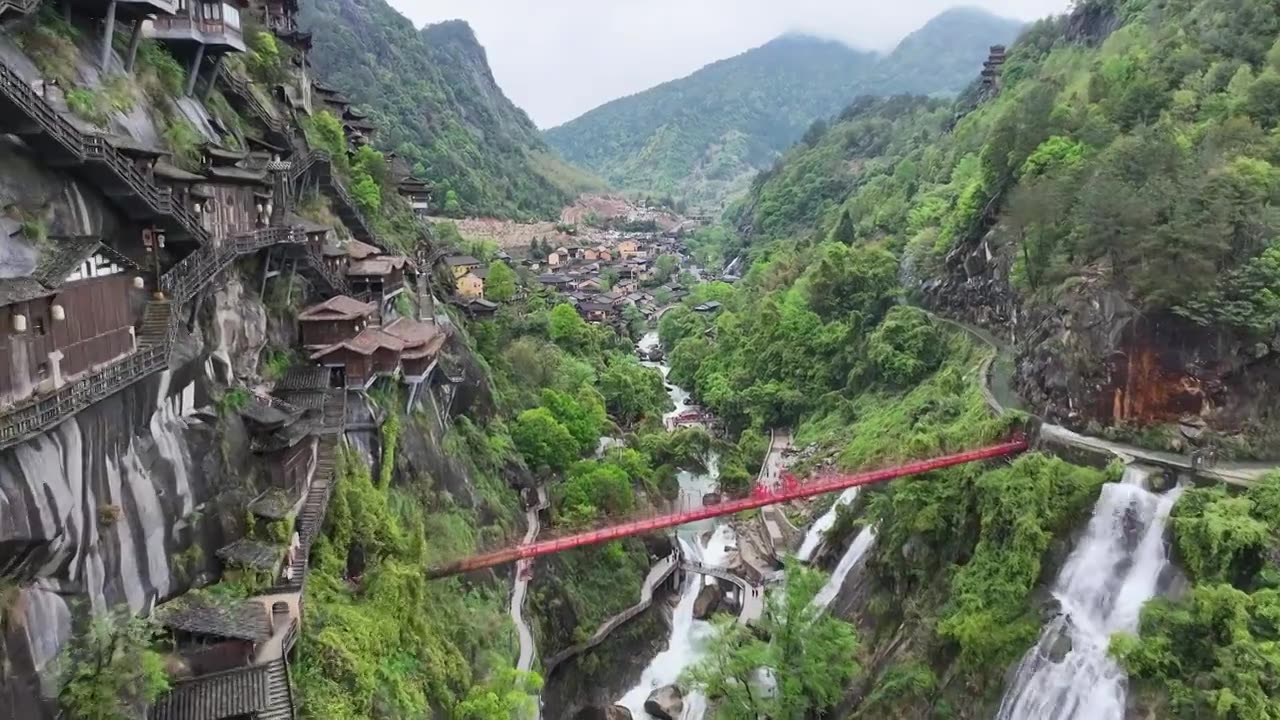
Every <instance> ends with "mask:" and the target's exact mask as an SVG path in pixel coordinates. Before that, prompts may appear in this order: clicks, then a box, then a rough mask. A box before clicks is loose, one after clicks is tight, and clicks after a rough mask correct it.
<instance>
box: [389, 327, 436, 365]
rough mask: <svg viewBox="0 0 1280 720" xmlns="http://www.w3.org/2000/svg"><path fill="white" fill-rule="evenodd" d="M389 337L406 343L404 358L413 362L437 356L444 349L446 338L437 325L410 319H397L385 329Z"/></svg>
mask: <svg viewBox="0 0 1280 720" xmlns="http://www.w3.org/2000/svg"><path fill="white" fill-rule="evenodd" d="M383 330H384V331H386V333H387V334H389V335H394V336H395V337H397V338H399V339H400V340H402V341H404V357H406V358H409V359H411V360H414V359H417V358H422V357H427V356H429V355H435V354H436V353H438V352H440V348H442V347H444V341H445V336H444V333H442V332H440V329H439V328H438V327H436V326H435V325H431V324H428V323H424V322H418V321H417V320H410V319H408V318H397V319H396V320H395V322H392V323H391V324H390V325H387V326H386V327H384V328H383Z"/></svg>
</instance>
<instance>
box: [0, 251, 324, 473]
mask: <svg viewBox="0 0 1280 720" xmlns="http://www.w3.org/2000/svg"><path fill="white" fill-rule="evenodd" d="M306 243H307V236H306V233H304V232H303V231H302V229H301V228H296V227H294V228H290V227H269V228H263V229H261V230H257V231H255V232H252V233H247V234H245V235H241V236H238V237H236V238H234V239H231V240H229V241H227V242H225V243H223V244H222V245H217V246H214V245H204V246H202V247H201V248H200V249H198V250H197V251H195V252H193V253H191V254H190V255H188V256H187V257H186V258H184V259H183V260H182V261H181V262H179V263H178V264H177V265H174V266H173V268H171V269H170V270H169V272H167V273H165V274H164V275H163V276H162V277H161V279H160V287H161V289H162V290H164V292H165V294H166V295H167V296H168V297H169V300H170V303H171V312H170V314H169V326H168V330H167V332H166V335H165V338H164V341H163V342H158V343H154V344H146V345H139V349H138V350H137V351H135V352H133V353H132V354H130V355H127V356H125V357H124V358H121V359H120V360H118V361H116V362H114V363H111V364H110V365H108V366H107V367H106V368H105V369H103V370H101V371H99V372H97V373H94V374H93V375H92V376H89V377H86V378H84V379H82V380H78V381H76V382H73V383H70V384H68V385H65V386H63V387H61V388H59V389H58V390H56V391H55V392H53V393H52V394H49V395H44V396H41V397H38V398H32V399H31V400H29V401H27V402H25V403H23V404H20V405H17V406H14V407H12V408H7V409H0V448H5V447H9V446H11V445H14V444H16V443H18V442H21V441H23V440H26V439H28V438H30V437H33V436H35V435H36V434H38V433H41V432H44V431H45V430H48V429H49V428H50V427H52V426H53V425H55V424H57V423H59V422H61V421H62V420H65V419H66V418H68V417H71V416H72V415H74V414H76V413H78V412H81V411H83V410H84V409H85V408H87V407H89V406H90V405H93V404H94V403H96V402H99V401H101V400H104V399H106V398H107V397H110V396H111V395H113V394H115V393H117V392H119V391H120V390H123V389H124V388H126V387H128V386H129V385H132V384H133V383H135V382H137V381H138V380H141V379H142V378H144V377H147V376H148V375H151V374H152V373H155V372H159V371H160V370H163V369H164V368H165V367H167V366H168V364H169V350H170V348H171V346H172V345H173V343H174V342H175V341H176V340H177V338H178V335H179V334H180V332H181V326H182V306H183V305H184V304H185V303H187V302H189V301H190V300H191V299H192V298H194V297H195V296H196V294H197V293H198V292H200V290H201V289H202V288H203V287H204V286H205V285H207V284H208V283H209V282H210V281H211V280H212V279H213V278H214V277H216V276H217V275H218V274H219V273H221V272H222V271H223V270H225V269H226V268H227V266H229V265H230V264H231V262H232V261H233V260H235V259H236V258H237V257H239V256H241V255H247V254H250V253H254V252H257V251H259V250H262V249H264V248H268V247H272V246H274V245H282V244H306ZM307 258H308V260H307V262H308V263H310V264H313V266H314V267H315V269H316V270H317V271H318V272H319V273H320V274H321V275H323V276H325V277H326V279H327V280H329V281H332V282H335V283H337V284H335V285H334V289H335V290H338V291H341V290H342V289H343V288H345V286H346V282H345V280H343V279H342V278H340V277H337V276H336V274H335V273H334V271H333V270H332V269H330V268H329V267H328V266H326V265H325V264H324V262H323V261H322V259H321V258H320V257H319V251H318V250H316V249H315V248H314V247H312V246H308V252H307Z"/></svg>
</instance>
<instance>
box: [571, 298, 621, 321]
mask: <svg viewBox="0 0 1280 720" xmlns="http://www.w3.org/2000/svg"><path fill="white" fill-rule="evenodd" d="M578 312H579V313H580V314H581V315H582V317H583V318H584V319H586V320H587V322H605V321H606V320H608V319H609V315H610V314H611V313H612V312H613V306H612V305H610V304H609V303H602V302H594V301H588V302H583V303H578Z"/></svg>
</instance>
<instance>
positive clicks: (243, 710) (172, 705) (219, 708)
mask: <svg viewBox="0 0 1280 720" xmlns="http://www.w3.org/2000/svg"><path fill="white" fill-rule="evenodd" d="M270 667H271V666H270V665H254V666H252V667H244V668H236V669H235V670H228V671H226V672H220V673H215V674H213V675H205V676H203V677H198V678H196V679H194V680H188V681H186V682H181V683H178V684H176V685H174V686H173V689H172V690H170V691H169V693H168V694H166V695H164V696H163V697H161V698H160V699H159V700H158V701H156V704H155V705H154V706H152V708H151V710H150V712H148V713H147V718H148V720H224V718H234V717H241V716H246V715H250V714H251V713H257V712H259V711H261V710H264V709H266V707H267V704H268V703H269V702H270V694H269V692H268V688H269V687H270V679H269V675H268V671H269V670H270ZM254 717H256V715H255V716H254Z"/></svg>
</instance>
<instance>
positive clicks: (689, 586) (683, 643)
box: [618, 332, 734, 720]
mask: <svg viewBox="0 0 1280 720" xmlns="http://www.w3.org/2000/svg"><path fill="white" fill-rule="evenodd" d="M657 345H658V334H657V333H656V332H649V333H646V334H645V336H644V337H643V338H642V339H641V340H640V342H639V347H640V349H641V350H649V349H652V348H654V347H657ZM644 364H645V365H647V366H649V367H655V368H658V369H659V370H660V371H661V372H662V376H663V378H664V379H665V378H666V376H667V373H668V372H670V368H668V367H667V366H666V364H665V363H652V362H645V363H644ZM667 394H668V395H670V396H671V400H672V402H673V403H674V404H675V409H674V410H673V411H671V412H670V413H668V414H667V417H671V416H674V415H676V414H678V413H680V412H683V411H684V410H685V409H686V408H687V405H688V399H689V393H687V392H686V391H685V390H684V389H683V388H680V387H677V386H675V385H670V384H668V385H667ZM718 475H719V471H718V469H717V464H716V462H715V458H714V457H713V458H712V460H711V462H710V463H709V467H708V471H707V472H706V473H705V474H695V473H690V472H683V471H682V472H680V473H679V474H678V475H677V479H678V480H679V482H680V492H681V495H682V497H683V498H684V502H688V503H690V504H693V505H700V504H701V502H702V497H703V495H704V494H706V493H708V492H712V491H714V490H715V489H716V478H717V477H718ZM708 531H712V532H711V536H710V538H709V539H708V541H707V542H706V544H705V545H703V544H702V543H701V541H700V540H699V538H700V537H702V536H703V535H704V534H705V533H707V532H708ZM678 537H679V541H680V545H681V547H682V548H683V550H684V552H685V554H686V557H690V558H691V559H694V560H698V561H700V562H702V563H703V564H705V565H720V564H722V563H723V562H724V561H725V559H726V558H727V556H728V553H729V550H728V549H729V547H730V546H732V545H733V544H734V534H733V529H732V528H731V527H729V525H727V524H723V523H720V522H718V521H706V522H701V523H694V524H691V525H685V526H683V527H681V528H680V530H679V532H678ZM706 582H707V580H706V579H705V578H703V577H702V576H699V575H695V576H692V577H691V578H690V579H689V580H688V581H687V582H686V584H685V586H684V590H683V591H682V593H681V595H680V602H679V604H678V605H677V606H676V609H675V612H674V613H673V614H672V618H671V637H670V639H669V640H668V643H667V649H666V650H664V651H662V652H661V653H659V654H658V655H657V656H656V657H654V659H653V660H652V661H650V663H649V665H648V667H646V668H645V669H644V672H643V673H642V675H641V677H640V682H639V683H637V684H636V686H635V687H633V688H632V689H631V690H629V691H628V692H627V694H626V695H624V696H623V697H622V699H621V700H619V701H618V704H619V705H622V706H623V707H626V708H628V709H629V710H631V714H632V717H634V718H636V720H643V719H644V718H649V717H651V716H650V715H649V714H648V713H647V712H645V709H644V701H645V700H646V699H648V697H649V694H650V693H652V692H653V691H654V690H656V689H658V688H660V687H662V686H664V685H671V684H674V683H676V681H677V680H679V679H680V674H681V673H683V672H684V671H685V669H686V668H688V667H689V666H691V665H693V664H695V663H697V662H698V661H699V660H701V659H702V657H703V656H704V655H705V653H706V643H707V641H708V640H709V639H710V638H711V635H712V633H713V632H714V627H713V626H712V625H711V623H709V622H707V621H705V620H695V619H694V617H693V605H694V601H695V600H697V598H698V592H699V591H700V590H701V589H702V587H703V585H704V584H705V583H706ZM706 708H707V705H706V699H705V698H703V697H702V696H701V695H700V694H699V693H696V692H690V693H687V694H686V695H685V696H684V711H683V712H682V713H681V715H680V720H702V718H703V716H704V714H705V713H706Z"/></svg>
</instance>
